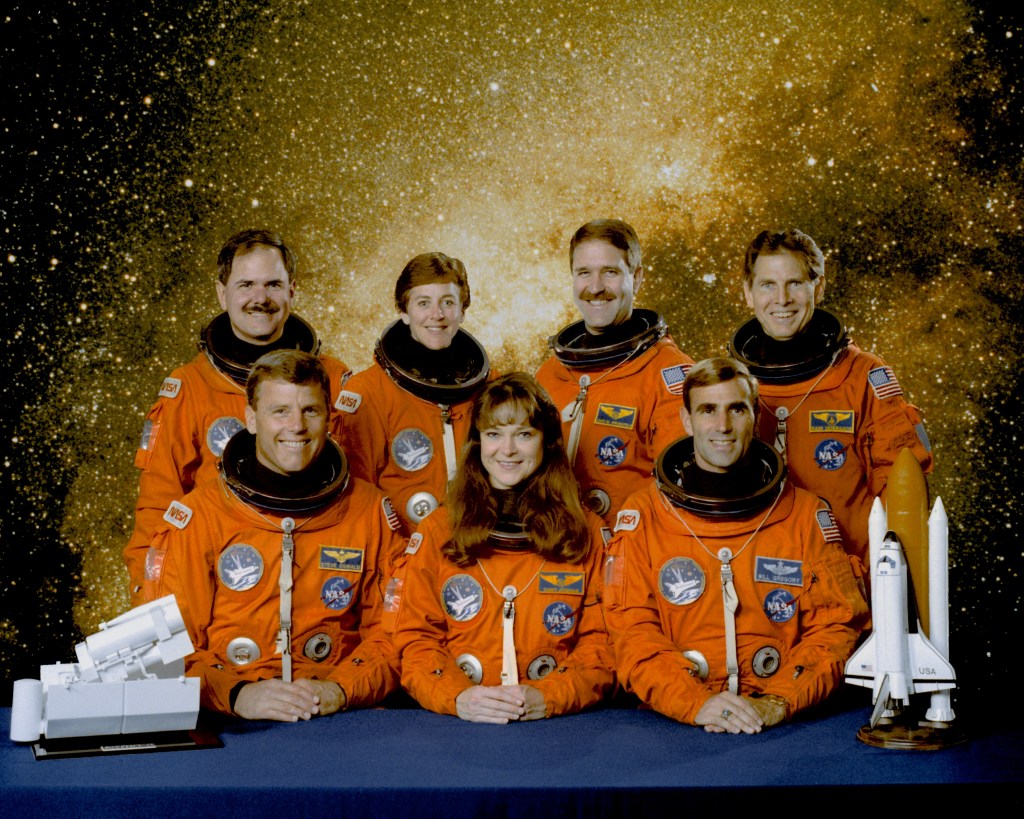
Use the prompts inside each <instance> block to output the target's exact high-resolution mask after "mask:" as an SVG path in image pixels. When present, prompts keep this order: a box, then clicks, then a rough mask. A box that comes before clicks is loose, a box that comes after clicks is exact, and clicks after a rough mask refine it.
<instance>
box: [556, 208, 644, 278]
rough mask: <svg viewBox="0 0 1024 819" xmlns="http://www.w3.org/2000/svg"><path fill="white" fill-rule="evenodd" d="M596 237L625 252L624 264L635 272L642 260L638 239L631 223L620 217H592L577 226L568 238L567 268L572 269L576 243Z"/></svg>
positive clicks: (579, 243)
mask: <svg viewBox="0 0 1024 819" xmlns="http://www.w3.org/2000/svg"><path fill="white" fill-rule="evenodd" d="M591 239H597V240H599V241H602V242H607V243H608V244H610V245H612V247H617V248H618V249H619V250H621V251H622V252H623V253H625V254H626V264H627V265H629V269H630V272H632V273H635V272H636V269H637V268H638V267H640V263H641V261H642V259H641V256H640V239H639V237H637V235H636V231H635V230H633V228H632V226H631V225H628V224H626V223H625V222H623V221H622V220H621V219H594V220H592V221H590V222H587V223H586V224H585V225H583V226H582V227H581V228H579V229H578V230H577V231H576V232H575V233H574V234H573V235H572V239H570V240H569V269H570V270H572V257H573V254H575V253H576V247H577V245H581V244H583V242H589V241H590V240H591Z"/></svg>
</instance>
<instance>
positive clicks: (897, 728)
mask: <svg viewBox="0 0 1024 819" xmlns="http://www.w3.org/2000/svg"><path fill="white" fill-rule="evenodd" d="M868 542H869V548H870V561H871V619H872V624H873V629H872V632H871V636H870V637H868V639H867V640H866V641H865V642H864V643H863V644H862V645H861V646H860V647H859V648H858V649H857V650H856V651H855V652H854V653H853V656H852V657H850V659H849V661H848V662H847V664H846V681H847V682H848V683H851V684H852V685H860V686H863V687H865V688H870V689H872V701H873V703H874V709H873V710H872V712H871V719H870V722H869V724H868V725H865V726H864V727H863V728H861V730H860V732H859V733H858V735H857V736H858V738H859V739H860V740H862V741H863V742H866V743H868V744H869V745H877V746H881V747H889V748H902V749H908V750H910V749H920V750H927V749H934V748H941V747H945V746H947V745H950V744H955V743H957V742H961V741H963V739H964V736H963V733H962V732H961V731H959V730H957V729H954V727H953V720H954V716H955V715H954V713H953V707H952V704H951V699H950V693H949V692H950V691H951V690H952V689H954V688H956V674H955V672H954V671H953V666H952V665H950V663H949V659H948V658H949V570H948V565H949V525H948V519H947V517H946V510H945V508H944V507H943V505H942V499H941V498H940V499H938V500H936V501H935V505H934V506H933V507H932V511H931V514H930V515H929V514H928V485H927V483H926V482H925V478H924V473H923V472H922V471H921V465H920V464H919V463H918V462H917V459H916V458H914V456H913V454H912V453H911V451H910V450H909V449H904V450H902V451H901V452H900V454H899V456H898V457H897V459H896V462H895V464H894V465H893V468H892V471H891V473H890V474H889V482H888V486H887V489H886V506H885V508H883V507H882V502H881V500H880V499H879V498H876V499H875V503H874V506H873V507H872V509H871V515H870V517H869V519H868ZM922 623H928V629H927V632H926V630H925V628H924V627H923V625H922ZM922 693H930V694H931V702H930V707H929V708H928V709H927V711H926V712H925V714H924V719H923V720H919V719H918V718H917V717H918V716H919V715H917V714H915V713H914V712H913V711H912V709H911V697H912V696H913V695H915V694H922Z"/></svg>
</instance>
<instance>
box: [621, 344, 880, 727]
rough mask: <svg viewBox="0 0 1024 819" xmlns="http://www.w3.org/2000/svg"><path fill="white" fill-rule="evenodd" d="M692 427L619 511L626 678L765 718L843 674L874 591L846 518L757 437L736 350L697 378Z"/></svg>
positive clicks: (740, 720) (667, 698) (685, 709)
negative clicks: (848, 550) (839, 524)
mask: <svg viewBox="0 0 1024 819" xmlns="http://www.w3.org/2000/svg"><path fill="white" fill-rule="evenodd" d="M684 401H685V407H686V411H685V415H684V423H685V426H686V430H687V432H689V433H690V434H691V437H688V438H681V439H679V440H678V441H676V442H674V443H673V444H671V445H670V446H669V447H668V448H667V449H666V450H665V451H664V452H662V453H661V455H660V456H659V457H658V462H657V466H656V482H653V483H652V484H651V485H650V486H649V487H648V488H646V489H644V490H642V491H640V492H637V493H636V494H634V495H633V496H631V497H630V498H629V499H628V500H627V501H626V504H625V506H624V508H623V509H622V510H620V511H619V514H618V520H617V523H616V527H615V534H614V535H613V537H612V541H611V544H610V545H609V558H608V562H607V564H606V567H605V603H606V607H607V614H608V627H609V630H610V631H611V633H612V636H613V640H614V642H615V651H616V665H617V670H618V674H619V678H620V680H621V681H622V683H623V685H624V686H625V688H626V689H627V690H628V691H632V692H634V693H635V694H636V695H637V696H638V697H639V698H640V699H641V700H642V701H643V702H645V703H647V704H649V705H650V706H651V707H653V708H654V709H655V710H657V711H659V712H661V713H662V714H665V715H666V716H669V717H671V718H673V719H676V720H679V721H680V722H685V723H690V724H693V725H701V726H704V728H705V730H707V731H709V732H712V733H723V732H728V733H733V734H736V733H740V732H742V733H748V734H750V733H757V732H759V731H760V730H762V729H763V728H767V727H771V726H773V725H777V724H778V723H780V722H782V721H783V720H785V719H788V718H789V717H791V716H792V715H793V714H795V713H797V712H798V711H800V710H801V709H804V708H807V707H808V706H811V705H814V704H816V703H818V702H820V701H821V700H823V699H824V698H825V697H826V696H828V694H829V693H830V692H831V691H832V690H833V689H834V688H835V687H836V686H837V685H838V683H839V682H840V680H841V679H842V673H843V667H844V664H845V661H846V659H847V657H848V656H849V654H850V652H851V651H852V649H853V646H854V642H855V641H856V639H857V635H858V634H859V632H860V630H861V629H862V628H863V627H864V626H865V625H866V621H867V614H868V609H867V604H866V602H865V600H864V598H863V596H862V595H861V592H860V589H859V587H858V586H857V583H856V580H855V578H854V575H853V571H852V569H851V566H850V562H849V560H848V558H847V556H846V555H845V553H844V552H843V550H842V544H841V542H840V537H839V533H838V530H837V528H836V525H835V519H834V518H833V516H832V514H831V512H830V511H829V510H828V508H827V506H826V505H825V504H824V503H823V502H822V501H820V500H819V499H818V498H816V497H815V496H813V495H811V494H810V493H809V492H806V491H804V490H802V489H798V488H796V487H794V486H792V485H790V484H789V483H787V482H786V481H785V480H784V477H785V466H784V465H783V464H782V461H781V459H780V457H779V454H778V453H777V452H776V451H775V450H774V449H773V448H772V447H770V446H768V445H767V444H765V443H762V442H760V441H758V440H756V439H754V438H753V433H754V425H755V423H756V421H757V406H758V405H757V382H756V381H755V380H754V379H753V378H752V377H751V376H750V374H749V373H748V372H747V371H746V369H745V368H744V367H743V365H742V364H740V363H739V362H736V361H734V360H732V359H725V358H716V359H707V360H705V361H702V362H700V363H698V364H696V365H694V367H693V368H692V369H691V370H690V373H689V375H688V376H687V378H686V382H685V384H684Z"/></svg>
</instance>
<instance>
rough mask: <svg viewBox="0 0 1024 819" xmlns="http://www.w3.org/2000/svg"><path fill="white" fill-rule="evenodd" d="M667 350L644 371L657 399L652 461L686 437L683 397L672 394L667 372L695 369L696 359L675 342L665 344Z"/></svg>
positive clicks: (652, 425)
mask: <svg viewBox="0 0 1024 819" xmlns="http://www.w3.org/2000/svg"><path fill="white" fill-rule="evenodd" d="M662 343H663V344H665V347H664V348H663V350H662V351H661V353H660V354H659V355H658V357H657V358H656V359H655V360H654V362H653V363H652V365H651V366H648V367H645V368H644V373H645V377H646V378H648V379H650V383H649V384H648V385H647V388H648V389H649V391H650V392H649V394H651V395H653V396H654V408H653V410H652V411H651V420H650V422H649V434H650V439H649V440H648V441H647V447H648V451H649V452H650V455H651V459H652V460H653V459H655V458H657V457H658V455H660V454H661V451H662V450H663V449H664V448H665V447H667V446H668V445H669V444H670V443H672V442H673V441H674V440H676V439H677V438H681V437H683V436H684V435H686V429H685V427H683V416H682V409H683V395H682V392H681V391H680V392H679V393H678V394H677V393H673V392H671V391H669V389H668V387H667V386H666V383H665V378H664V376H663V371H664V370H666V369H667V368H672V367H684V368H686V369H689V367H691V366H693V359H692V358H690V357H689V356H688V355H686V353H684V352H682V351H680V350H679V348H678V347H676V346H675V344H674V343H672V342H671V340H667V343H666V341H663V342H662Z"/></svg>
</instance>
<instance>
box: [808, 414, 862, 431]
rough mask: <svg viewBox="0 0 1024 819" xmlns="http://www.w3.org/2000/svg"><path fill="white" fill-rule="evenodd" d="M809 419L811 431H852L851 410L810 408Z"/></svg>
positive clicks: (852, 416) (852, 418) (852, 417)
mask: <svg viewBox="0 0 1024 819" xmlns="http://www.w3.org/2000/svg"><path fill="white" fill-rule="evenodd" d="M809 420H810V431H811V432H822V433H836V432H842V433H848V434H850V435H853V432H854V415H853V410H812V411H811V414H810V419H809Z"/></svg>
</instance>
